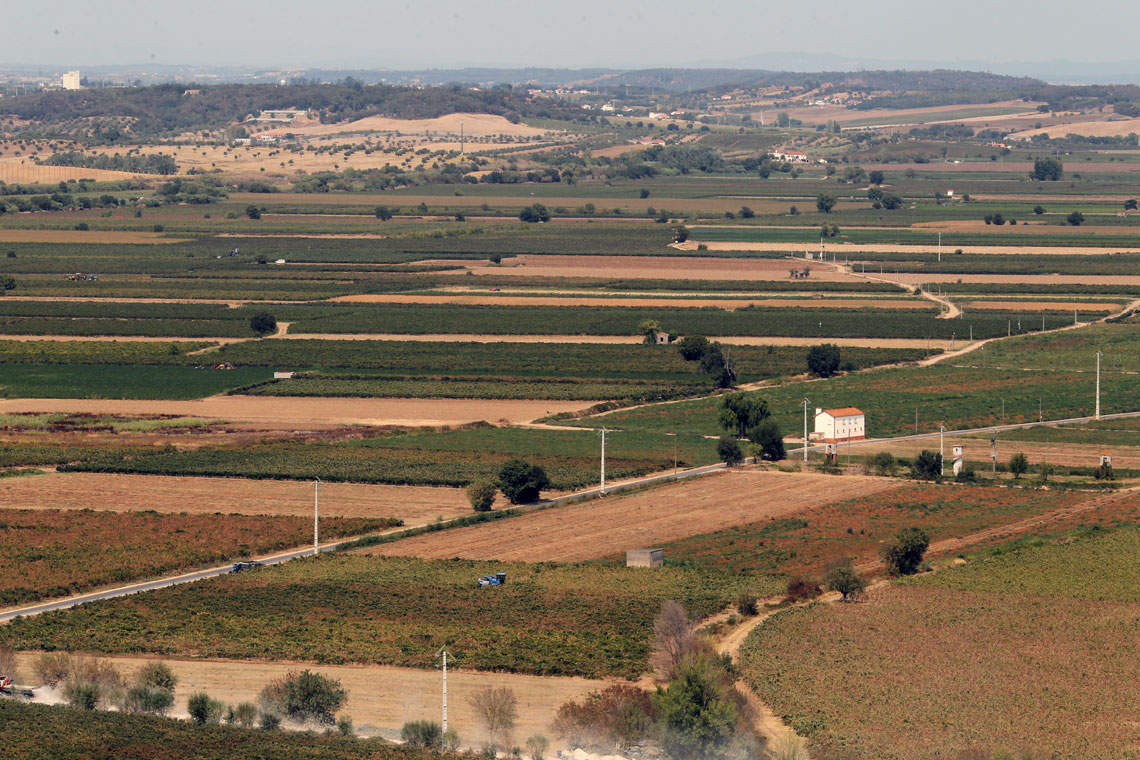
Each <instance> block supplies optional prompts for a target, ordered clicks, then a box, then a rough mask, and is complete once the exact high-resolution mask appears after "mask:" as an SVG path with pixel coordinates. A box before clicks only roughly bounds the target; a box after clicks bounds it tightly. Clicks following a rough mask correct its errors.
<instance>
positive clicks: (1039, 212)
mask: <svg viewBox="0 0 1140 760" xmlns="http://www.w3.org/2000/svg"><path fill="white" fill-rule="evenodd" d="M1033 213H1034V214H1037V216H1041V215H1042V214H1044V213H1045V207H1044V206H1034V207H1033Z"/></svg>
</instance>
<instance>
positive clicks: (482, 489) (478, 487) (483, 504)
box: [467, 480, 499, 512]
mask: <svg viewBox="0 0 1140 760" xmlns="http://www.w3.org/2000/svg"><path fill="white" fill-rule="evenodd" d="M498 492H499V486H498V484H497V483H495V482H494V481H491V480H476V481H473V482H472V483H471V484H470V485H469V486H467V501H469V502H470V503H471V508H472V509H474V510H475V511H476V512H489V511H490V510H491V506H492V505H494V503H495V494H497V493H498Z"/></svg>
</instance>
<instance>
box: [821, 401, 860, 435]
mask: <svg viewBox="0 0 1140 760" xmlns="http://www.w3.org/2000/svg"><path fill="white" fill-rule="evenodd" d="M812 437H813V438H815V439H816V440H820V439H822V440H825V441H856V440H859V439H861V438H866V437H867V426H866V422H865V421H864V418H863V412H861V411H860V410H858V409H856V408H855V407H853V406H849V407H845V408H843V409H820V408H818V407H817V408H816V410H815V435H813V436H812Z"/></svg>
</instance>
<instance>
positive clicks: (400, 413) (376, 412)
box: [0, 396, 599, 428]
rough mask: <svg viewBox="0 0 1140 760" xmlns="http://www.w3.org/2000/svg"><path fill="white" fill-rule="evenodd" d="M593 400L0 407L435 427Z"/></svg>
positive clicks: (244, 399) (96, 402)
mask: <svg viewBox="0 0 1140 760" xmlns="http://www.w3.org/2000/svg"><path fill="white" fill-rule="evenodd" d="M596 403H599V402H597V401H507V400H488V399H474V400H469V399H403V398H288V397H286V398H274V397H272V396H213V397H211V398H205V399H199V400H197V401H152V400H121V399H51V398H30V399H4V400H0V412H3V413H12V412H68V413H78V414H127V415H130V414H176V415H185V416H189V417H208V418H213V419H225V420H240V421H244V422H259V423H264V424H277V425H304V426H307V427H312V428H324V427H336V426H340V425H399V426H440V425H457V424H463V423H467V422H479V421H480V420H483V421H486V422H504V421H505V422H529V421H531V420H533V419H537V418H538V417H543V416H545V415H547V414H554V413H556V412H570V411H577V410H579V409H586V408H588V407H590V406H593V405H594V404H596Z"/></svg>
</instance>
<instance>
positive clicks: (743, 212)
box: [740, 206, 756, 219]
mask: <svg viewBox="0 0 1140 760" xmlns="http://www.w3.org/2000/svg"><path fill="white" fill-rule="evenodd" d="M754 216H756V212H755V211H753V210H752V209H750V208H748V207H747V206H741V207H740V218H741V219H751V218H752V217H754Z"/></svg>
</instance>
